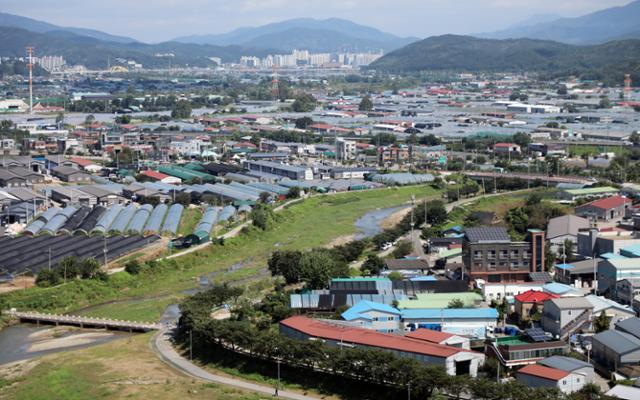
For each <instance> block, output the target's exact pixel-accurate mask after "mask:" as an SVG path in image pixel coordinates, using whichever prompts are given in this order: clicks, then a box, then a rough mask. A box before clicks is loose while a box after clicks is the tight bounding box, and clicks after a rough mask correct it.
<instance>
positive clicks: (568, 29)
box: [476, 0, 640, 44]
mask: <svg viewBox="0 0 640 400" xmlns="http://www.w3.org/2000/svg"><path fill="white" fill-rule="evenodd" d="M476 36H479V37H482V38H487V39H517V38H530V39H541V40H553V41H557V42H562V43H569V44H598V43H605V42H608V41H611V40H615V39H620V38H627V39H631V38H633V39H638V38H640V0H636V1H633V2H631V3H629V4H627V5H625V6H621V7H611V8H607V9H604V10H600V11H596V12H594V13H591V14H587V15H583V16H581V17H576V18H559V19H556V20H553V21H547V22H541V23H534V24H526V23H525V24H520V25H519V26H515V27H511V28H508V29H504V30H500V31H497V32H490V33H482V34H478V35H476Z"/></svg>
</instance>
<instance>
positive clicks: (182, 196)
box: [175, 192, 191, 207]
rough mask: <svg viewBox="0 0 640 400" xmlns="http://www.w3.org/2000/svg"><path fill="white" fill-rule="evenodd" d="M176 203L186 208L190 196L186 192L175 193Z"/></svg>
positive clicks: (189, 202) (189, 201)
mask: <svg viewBox="0 0 640 400" xmlns="http://www.w3.org/2000/svg"><path fill="white" fill-rule="evenodd" d="M175 199H176V203H177V204H182V205H183V206H185V207H188V206H189V204H191V195H190V194H189V193H187V192H180V193H176V197H175Z"/></svg>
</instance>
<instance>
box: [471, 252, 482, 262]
mask: <svg viewBox="0 0 640 400" xmlns="http://www.w3.org/2000/svg"><path fill="white" fill-rule="evenodd" d="M473 258H475V259H476V260H481V259H482V252H481V251H474V252H473Z"/></svg>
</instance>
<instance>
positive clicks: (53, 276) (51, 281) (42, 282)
mask: <svg viewBox="0 0 640 400" xmlns="http://www.w3.org/2000/svg"><path fill="white" fill-rule="evenodd" d="M59 283H60V275H59V274H58V273H57V271H56V270H50V269H46V268H45V269H43V270H41V271H40V272H38V275H37V276H36V285H37V286H39V287H51V286H55V285H57V284H59Z"/></svg>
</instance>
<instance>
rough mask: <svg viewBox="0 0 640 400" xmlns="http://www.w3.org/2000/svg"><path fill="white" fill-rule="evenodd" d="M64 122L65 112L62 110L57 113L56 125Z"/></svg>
mask: <svg viewBox="0 0 640 400" xmlns="http://www.w3.org/2000/svg"><path fill="white" fill-rule="evenodd" d="M63 123H64V113H63V112H62V111H60V112H59V113H58V115H56V125H60V124H63Z"/></svg>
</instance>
